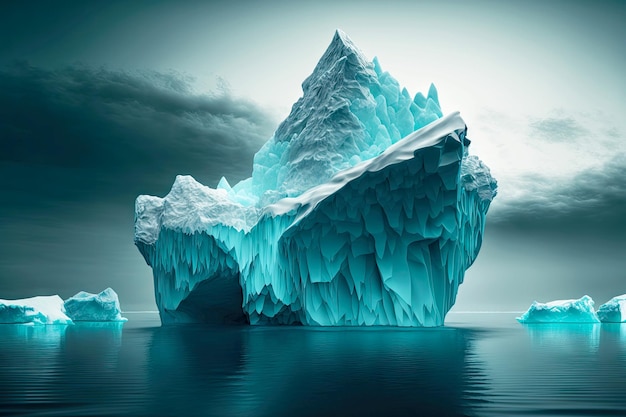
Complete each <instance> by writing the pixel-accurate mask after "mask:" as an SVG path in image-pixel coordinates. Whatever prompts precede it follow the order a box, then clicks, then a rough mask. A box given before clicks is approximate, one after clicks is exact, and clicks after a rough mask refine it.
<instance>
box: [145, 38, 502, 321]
mask: <svg viewBox="0 0 626 417" xmlns="http://www.w3.org/2000/svg"><path fill="white" fill-rule="evenodd" d="M302 88H303V97H302V98H301V99H299V100H298V102H297V103H295V104H294V106H293V108H292V110H291V113H290V114H289V116H288V117H287V119H285V121H283V122H282V123H281V124H280V126H279V127H278V129H277V130H276V132H275V134H274V136H273V137H272V138H271V139H270V140H269V141H268V142H267V143H266V144H265V145H264V146H263V147H262V148H261V150H260V151H259V152H258V153H257V154H256V155H255V158H254V166H253V173H252V177H251V178H249V179H247V180H244V181H241V182H239V183H238V184H236V185H235V186H233V187H231V186H230V185H229V184H228V182H227V181H226V180H225V179H224V178H222V180H221V181H220V183H219V184H218V187H217V189H211V188H209V187H206V186H203V185H201V184H199V183H198V182H196V181H195V180H194V179H193V178H191V177H189V176H178V177H177V178H176V181H175V182H174V185H173V186H172V190H171V191H170V193H169V194H168V195H167V196H166V197H164V198H158V197H152V196H139V197H138V198H137V201H136V205H135V243H136V245H137V246H138V248H139V250H140V252H141V253H142V254H143V256H144V258H145V260H146V262H147V263H148V264H149V265H150V266H151V267H152V269H153V275H154V284H155V294H156V301H157V305H158V307H159V311H160V313H161V319H162V321H163V322H164V323H170V322H186V321H211V322H215V321H217V322H223V321H233V322H240V321H241V322H246V321H247V322H250V323H251V324H262V323H271V324H292V323H302V324H310V325H399V326H438V325H441V324H443V320H444V318H445V315H446V313H447V312H448V310H449V309H450V308H451V307H452V305H453V304H454V301H455V298H456V294H457V290H458V286H459V285H460V284H461V283H462V282H463V277H464V273H465V270H466V269H467V268H468V267H469V266H470V265H471V264H472V262H473V261H474V260H475V258H476V256H477V254H478V251H479V249H480V245H481V242H482V236H483V232H484V224H485V215H486V213H487V210H488V208H489V205H490V203H491V200H492V199H493V197H494V196H495V194H496V182H495V180H494V179H493V178H492V177H491V175H490V173H489V169H488V168H487V167H486V166H485V165H484V164H483V163H482V162H481V161H480V160H479V159H478V158H477V157H475V156H470V155H469V154H468V152H467V147H468V146H469V143H470V141H469V140H468V139H467V138H466V132H467V130H466V127H465V123H464V122H463V120H462V119H461V117H460V115H459V114H458V113H452V114H450V115H448V116H446V117H442V113H441V110H440V108H439V101H438V97H437V92H436V89H435V87H434V86H433V85H431V87H430V89H429V92H428V95H427V96H426V97H424V96H423V95H422V94H420V93H418V94H417V95H416V96H415V97H414V98H413V99H411V97H410V95H409V94H408V92H407V90H406V89H402V90H401V89H400V87H399V84H398V82H397V81H396V80H395V79H394V78H393V77H391V76H390V75H389V74H388V73H386V72H383V71H382V70H381V68H380V65H379V64H378V62H377V61H376V60H374V62H369V61H368V60H367V59H366V58H365V57H364V56H363V54H362V53H361V52H360V51H359V50H358V49H357V48H356V47H355V46H354V44H353V43H352V42H351V41H350V40H349V39H348V38H347V36H346V35H345V34H344V33H342V32H341V31H337V33H336V34H335V37H334V38H333V41H332V42H331V44H330V46H329V48H328V50H327V51H326V52H325V53H324V55H323V56H322V58H321V59H320V61H319V63H318V64H317V66H316V68H315V70H314V71H313V73H312V75H311V76H309V77H308V78H307V79H306V80H305V81H304V83H303V85H302Z"/></svg>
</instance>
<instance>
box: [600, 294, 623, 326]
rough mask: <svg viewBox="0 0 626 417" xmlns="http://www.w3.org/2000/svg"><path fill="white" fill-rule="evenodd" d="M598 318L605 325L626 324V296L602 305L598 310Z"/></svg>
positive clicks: (619, 296) (614, 298)
mask: <svg viewBox="0 0 626 417" xmlns="http://www.w3.org/2000/svg"><path fill="white" fill-rule="evenodd" d="M598 317H599V318H600V321H601V322H603V323H625V322H626V294H623V295H618V296H617V297H613V298H611V299H610V300H609V301H607V302H606V303H604V304H602V305H601V306H600V308H599V309H598Z"/></svg>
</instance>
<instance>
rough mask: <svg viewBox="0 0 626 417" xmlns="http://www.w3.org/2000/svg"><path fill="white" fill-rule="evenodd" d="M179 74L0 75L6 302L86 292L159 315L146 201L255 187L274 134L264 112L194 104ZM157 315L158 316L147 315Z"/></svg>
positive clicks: (200, 98) (1, 269)
mask: <svg viewBox="0 0 626 417" xmlns="http://www.w3.org/2000/svg"><path fill="white" fill-rule="evenodd" d="M190 83H191V80H189V79H188V78H186V77H185V76H182V75H180V74H176V73H166V74H164V73H158V72H143V73H137V72H125V71H113V70H108V69H103V68H100V69H94V68H88V67H80V66H71V67H67V68H65V69H62V70H54V71H53V70H47V69H42V68H37V67H33V66H30V65H28V64H23V63H22V64H18V65H13V66H11V67H6V68H4V69H0V236H2V237H3V239H2V240H0V294H1V295H2V297H3V298H20V297H26V296H32V295H35V294H51V293H52V294H54V293H58V294H60V295H61V296H62V297H68V296H70V295H72V294H74V293H76V292H77V291H79V290H86V291H91V292H97V291H101V290H102V289H103V288H105V287H107V286H111V287H113V288H114V289H115V290H116V291H118V293H119V294H120V298H121V299H122V300H123V306H124V308H126V309H129V308H130V309H133V308H135V309H137V308H139V309H145V308H146V306H152V305H153V303H154V301H153V291H152V290H151V289H150V285H151V284H150V283H151V279H150V278H149V276H150V270H149V268H148V267H147V266H146V265H145V263H144V261H143V259H142V258H141V256H140V255H139V253H138V252H137V251H136V249H135V248H134V247H133V206H134V199H135V197H136V196H137V195H138V194H153V195H160V196H163V195H165V194H166V193H167V192H168V190H169V188H170V187H171V185H172V183H173V181H174V177H175V175H177V174H191V175H193V176H194V177H195V178H196V179H198V181H200V182H202V183H205V184H207V185H212V186H214V185H215V183H216V182H217V181H218V180H219V178H220V177H221V176H222V175H225V176H227V177H228V179H229V180H231V182H235V181H237V180H239V179H242V178H245V177H246V176H248V175H249V174H250V171H251V169H252V156H253V155H254V152H256V151H257V150H258V149H259V148H260V147H261V145H262V144H263V142H264V141H266V140H267V139H268V138H269V137H270V135H271V133H272V130H273V129H274V128H275V123H274V120H273V118H272V117H270V116H269V115H268V114H266V112H264V111H263V110H262V109H261V108H259V107H258V106H256V105H255V104H253V103H251V102H249V101H246V100H242V99H237V98H235V97H232V96H231V95H230V94H228V92H227V91H226V90H224V91H222V92H220V93H219V94H215V95H198V94H194V93H193V92H192V88H191V84H190ZM148 308H153V307H148Z"/></svg>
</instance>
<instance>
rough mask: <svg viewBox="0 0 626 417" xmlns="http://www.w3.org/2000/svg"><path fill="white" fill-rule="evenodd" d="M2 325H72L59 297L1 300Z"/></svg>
mask: <svg viewBox="0 0 626 417" xmlns="http://www.w3.org/2000/svg"><path fill="white" fill-rule="evenodd" d="M0 323H32V324H72V319H71V318H69V317H68V316H67V315H66V314H65V307H64V305H63V299H62V298H61V297H59V296H58V295H49V296H38V297H30V298H23V299H20V300H2V299H0Z"/></svg>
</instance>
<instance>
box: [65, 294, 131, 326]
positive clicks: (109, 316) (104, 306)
mask: <svg viewBox="0 0 626 417" xmlns="http://www.w3.org/2000/svg"><path fill="white" fill-rule="evenodd" d="M65 311H66V313H67V315H68V316H69V317H70V318H71V319H72V320H74V321H127V319H126V318H125V317H122V311H121V308H120V300H119V298H118V296H117V294H116V292H115V291H113V290H112V289H111V288H107V289H105V290H104V291H102V292H101V293H99V294H91V293H88V292H85V291H81V292H79V293H78V294H76V295H74V296H73V297H70V298H68V299H67V300H65Z"/></svg>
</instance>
